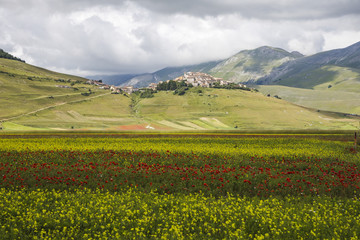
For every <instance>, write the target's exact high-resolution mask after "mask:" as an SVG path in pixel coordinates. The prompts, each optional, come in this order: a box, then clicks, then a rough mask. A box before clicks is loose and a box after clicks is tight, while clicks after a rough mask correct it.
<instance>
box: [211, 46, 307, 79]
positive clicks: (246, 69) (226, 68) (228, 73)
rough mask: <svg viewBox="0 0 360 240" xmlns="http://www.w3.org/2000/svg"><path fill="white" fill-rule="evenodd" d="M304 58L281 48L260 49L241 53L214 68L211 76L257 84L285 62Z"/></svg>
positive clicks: (265, 47)
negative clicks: (258, 80) (257, 81)
mask: <svg viewBox="0 0 360 240" xmlns="http://www.w3.org/2000/svg"><path fill="white" fill-rule="evenodd" d="M298 57H302V55H301V54H299V53H296V52H294V53H289V52H287V51H285V50H283V49H280V48H272V47H267V46H264V47H260V48H257V49H254V50H245V51H241V52H239V53H238V54H236V55H234V56H232V57H230V58H228V59H226V60H224V61H222V62H221V63H219V64H218V65H217V66H215V67H214V68H212V69H211V70H210V71H209V72H210V74H212V75H214V76H216V77H221V78H224V79H225V80H229V81H233V82H248V81H251V82H256V80H257V79H259V78H261V77H264V76H266V75H267V74H269V73H270V72H271V71H272V69H273V68H275V67H278V66H280V65H281V64H283V63H284V62H288V61H291V60H294V59H296V58H298Z"/></svg>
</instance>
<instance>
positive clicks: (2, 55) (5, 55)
mask: <svg viewBox="0 0 360 240" xmlns="http://www.w3.org/2000/svg"><path fill="white" fill-rule="evenodd" d="M0 58H6V59H11V60H16V61H20V62H25V61H24V60H22V59H20V58H17V57H14V56H13V55H11V54H10V53H7V52H5V51H4V50H2V49H0Z"/></svg>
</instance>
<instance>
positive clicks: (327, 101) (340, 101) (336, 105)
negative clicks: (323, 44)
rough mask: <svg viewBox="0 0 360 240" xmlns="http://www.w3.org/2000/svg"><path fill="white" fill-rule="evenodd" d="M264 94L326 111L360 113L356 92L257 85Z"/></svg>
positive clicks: (359, 103) (359, 99) (359, 98)
mask: <svg viewBox="0 0 360 240" xmlns="http://www.w3.org/2000/svg"><path fill="white" fill-rule="evenodd" d="M257 87H258V89H259V90H260V92H262V93H263V94H264V95H267V94H270V95H271V96H275V95H278V96H279V97H281V98H282V99H284V100H286V101H289V102H292V103H295V104H297V105H301V106H305V107H311V108H315V109H320V110H326V111H335V112H343V113H351V114H358V115H359V114H360V95H359V93H357V92H350V91H349V92H347V91H334V90H331V89H327V88H324V89H316V90H313V89H303V88H293V87H286V86H278V85H263V86H257Z"/></svg>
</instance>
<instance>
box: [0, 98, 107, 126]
mask: <svg viewBox="0 0 360 240" xmlns="http://www.w3.org/2000/svg"><path fill="white" fill-rule="evenodd" d="M109 94H111V93H110V92H109V93H104V94H99V95H96V96H92V97H88V98H85V99H78V100H74V101H70V102H62V103H57V104H54V105H51V106H47V107H43V108H39V109H37V110H34V111H31V112H27V113H23V114H20V115H17V116H14V117H10V118H3V119H0V122H4V121H9V120H13V119H16V118H19V117H23V116H27V115H31V114H34V113H38V112H41V111H44V110H47V109H50V108H54V107H58V106H62V105H65V104H69V103H77V102H82V101H88V100H90V99H94V98H98V97H102V96H105V95H109Z"/></svg>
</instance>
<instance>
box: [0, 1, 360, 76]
mask: <svg viewBox="0 0 360 240" xmlns="http://www.w3.org/2000/svg"><path fill="white" fill-rule="evenodd" d="M357 10H359V11H358V12H360V9H359V1H357V0H344V1H338V0H328V1H325V0H324V1H320V0H319V1H303V0H301V1H300V0H293V1H277V2H276V3H274V2H273V3H269V1H265V0H244V1H235V0H223V1H216V0H206V1H205V0H192V1H188V0H184V1H175V2H174V1H168V0H158V1H156V2H155V1H150V0H134V1H115V0H113V1H112V0H107V1H95V0H87V1H86V0H63V1H57V0H48V1H42V0H26V1H25V0H23V1H22V0H0V48H4V50H7V51H10V52H12V53H14V54H15V55H17V56H18V57H20V58H23V59H25V60H26V61H27V62H29V63H32V64H35V65H39V66H42V67H45V68H50V69H53V70H59V69H60V70H62V71H64V72H70V73H73V74H80V75H88V74H98V73H99V74H104V73H108V74H112V73H140V72H151V71H155V70H158V69H161V68H163V67H167V66H174V65H185V64H194V63H200V62H204V61H209V60H217V59H222V58H226V57H229V56H230V55H232V54H235V53H236V52H238V51H240V50H243V49H251V48H256V47H260V46H262V45H269V46H274V47H281V48H284V49H286V50H290V51H293V50H297V51H300V52H302V53H304V54H312V53H315V52H318V51H322V50H328V49H332V48H339V47H346V46H348V45H350V44H352V43H355V42H357V41H359V39H360V38H359V37H360V16H359V15H358V14H357V13H358V12H356V11H357Z"/></svg>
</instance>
